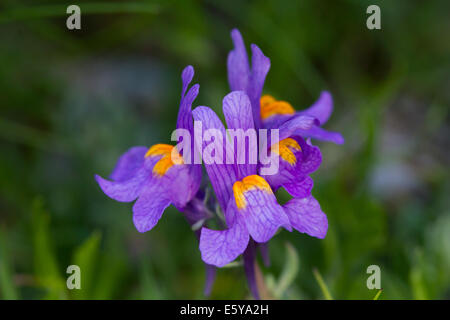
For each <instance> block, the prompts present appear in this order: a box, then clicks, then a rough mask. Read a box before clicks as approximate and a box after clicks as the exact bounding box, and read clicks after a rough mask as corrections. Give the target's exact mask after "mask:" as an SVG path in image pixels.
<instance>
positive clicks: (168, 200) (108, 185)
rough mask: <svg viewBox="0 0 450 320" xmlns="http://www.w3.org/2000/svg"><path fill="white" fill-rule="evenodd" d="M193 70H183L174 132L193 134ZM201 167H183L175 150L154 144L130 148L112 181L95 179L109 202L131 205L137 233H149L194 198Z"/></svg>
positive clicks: (169, 146)
mask: <svg viewBox="0 0 450 320" xmlns="http://www.w3.org/2000/svg"><path fill="white" fill-rule="evenodd" d="M193 76H194V69H193V68H192V67H191V66H188V67H186V68H185V69H184V70H183V73H182V81H183V89H182V93H181V102H180V109H179V113H178V120H177V128H181V129H186V130H188V131H189V132H191V133H192V134H193V123H192V110H191V108H192V102H193V101H194V100H195V98H196V97H197V95H198V90H199V85H198V84H195V85H194V86H192V87H191V88H190V90H189V91H187V88H188V86H189V84H190V82H191V81H192V78H193ZM201 175H202V172H201V166H200V165H189V164H185V161H184V158H183V156H182V155H180V154H179V153H178V150H177V148H175V147H174V146H171V145H167V144H156V145H154V146H152V147H150V148H147V147H141V146H139V147H132V148H130V149H129V150H128V151H127V152H125V153H124V154H123V155H122V156H121V157H120V158H119V161H118V162H117V164H116V167H115V168H114V170H113V172H112V174H111V175H110V179H111V180H106V179H104V178H102V177H100V176H99V175H96V176H95V179H96V180H97V182H98V184H99V186H100V188H101V189H102V190H103V192H104V193H105V194H106V195H107V196H108V197H110V198H112V199H114V200H117V201H121V202H131V201H134V200H136V199H137V201H136V202H135V204H134V205H133V222H134V225H135V226H136V229H137V230H138V231H139V232H146V231H148V230H150V229H152V228H153V227H154V226H155V225H156V224H157V223H158V220H159V219H160V218H161V216H162V214H163V212H164V210H165V209H166V208H167V207H168V206H169V205H171V204H173V205H174V206H175V207H177V208H178V209H179V210H183V208H184V207H186V205H187V204H188V203H189V201H190V200H191V199H193V198H194V196H195V195H196V193H197V191H198V189H199V187H200V183H201Z"/></svg>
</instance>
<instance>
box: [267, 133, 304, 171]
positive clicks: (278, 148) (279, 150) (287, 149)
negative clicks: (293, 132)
mask: <svg viewBox="0 0 450 320" xmlns="http://www.w3.org/2000/svg"><path fill="white" fill-rule="evenodd" d="M271 150H272V151H273V152H275V153H276V154H278V155H279V156H280V157H281V158H282V159H283V160H285V161H287V162H288V163H289V164H290V165H294V164H296V163H297V158H296V157H295V155H294V152H293V151H301V150H302V148H301V147H300V145H299V144H298V142H297V141H295V140H294V139H292V138H286V139H283V140H281V141H279V142H278V143H275V144H274V145H272V147H271Z"/></svg>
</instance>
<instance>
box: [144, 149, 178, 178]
mask: <svg viewBox="0 0 450 320" xmlns="http://www.w3.org/2000/svg"><path fill="white" fill-rule="evenodd" d="M156 156H162V157H161V159H159V160H158V162H156V164H155V166H154V167H153V173H154V174H155V175H156V176H160V177H161V176H163V175H165V174H166V172H167V170H169V169H170V168H171V167H172V166H173V165H180V164H183V163H184V161H183V157H182V156H181V155H180V153H179V152H178V150H177V149H176V148H175V147H174V146H171V145H169V144H155V145H153V146H151V147H150V149H148V151H147V153H146V154H145V157H146V158H147V157H156Z"/></svg>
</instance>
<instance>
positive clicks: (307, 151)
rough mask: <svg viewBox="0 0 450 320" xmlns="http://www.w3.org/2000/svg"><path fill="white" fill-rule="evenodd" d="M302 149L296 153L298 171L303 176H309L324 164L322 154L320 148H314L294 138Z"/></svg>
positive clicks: (302, 140) (300, 139)
mask: <svg viewBox="0 0 450 320" xmlns="http://www.w3.org/2000/svg"><path fill="white" fill-rule="evenodd" d="M293 138H294V139H295V140H296V141H297V142H298V144H299V145H300V147H301V148H302V150H301V151H299V152H296V153H295V156H296V158H297V170H298V171H299V172H300V173H302V174H309V173H312V172H314V171H316V170H317V169H318V168H319V167H320V164H321V163H322V153H321V152H320V149H319V147H317V146H313V145H312V144H311V143H308V142H306V141H305V140H304V139H302V138H299V137H293Z"/></svg>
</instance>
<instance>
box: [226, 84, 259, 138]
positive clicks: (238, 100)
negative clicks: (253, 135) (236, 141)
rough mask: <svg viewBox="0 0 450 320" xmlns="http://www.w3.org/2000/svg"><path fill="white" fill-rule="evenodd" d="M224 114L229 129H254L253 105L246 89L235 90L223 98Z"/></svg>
mask: <svg viewBox="0 0 450 320" xmlns="http://www.w3.org/2000/svg"><path fill="white" fill-rule="evenodd" d="M223 114H224V116H225V121H226V123H227V127H228V129H243V130H247V129H254V128H255V125H254V123H253V116H252V106H251V104H250V100H249V98H248V96H247V94H246V93H245V92H244V91H233V92H231V93H229V94H227V95H226V96H225V98H223Z"/></svg>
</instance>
